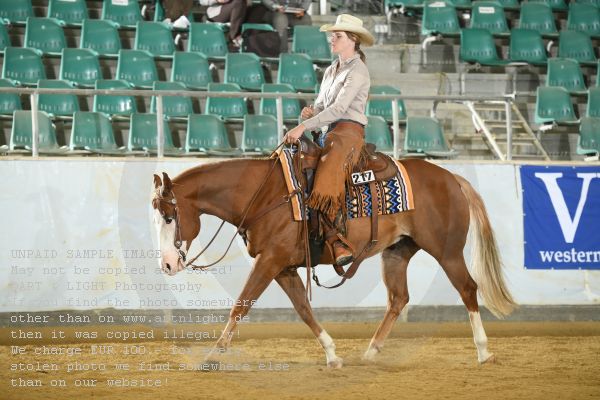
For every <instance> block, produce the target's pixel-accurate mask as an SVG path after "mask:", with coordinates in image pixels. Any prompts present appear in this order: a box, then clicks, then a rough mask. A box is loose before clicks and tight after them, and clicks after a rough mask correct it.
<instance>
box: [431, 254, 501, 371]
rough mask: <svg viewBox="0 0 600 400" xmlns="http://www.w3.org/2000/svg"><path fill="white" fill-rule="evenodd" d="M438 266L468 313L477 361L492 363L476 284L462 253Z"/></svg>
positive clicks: (441, 262) (493, 359)
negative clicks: (446, 276) (456, 291)
mask: <svg viewBox="0 0 600 400" xmlns="http://www.w3.org/2000/svg"><path fill="white" fill-rule="evenodd" d="M440 264H441V266H442V268H443V269H444V271H445V272H446V275H448V278H449V279H450V282H452V285H453V286H454V287H455V288H456V290H458V293H459V294H460V297H461V299H462V301H463V303H465V306H466V307H467V311H468V312H469V320H470V322H471V329H472V330H473V341H474V342H475V346H476V347H477V359H478V361H479V362H480V363H481V364H483V363H485V362H494V361H495V360H496V358H495V356H494V355H493V354H492V353H490V352H488V350H487V336H486V334H485V330H484V329H483V324H482V323H481V316H480V315H479V304H478V303H477V283H475V281H474V280H473V278H471V275H470V274H469V270H468V269H467V265H466V264H465V259H464V257H463V255H462V252H459V253H457V254H456V255H455V256H451V257H446V258H445V259H443V260H441V261H440Z"/></svg>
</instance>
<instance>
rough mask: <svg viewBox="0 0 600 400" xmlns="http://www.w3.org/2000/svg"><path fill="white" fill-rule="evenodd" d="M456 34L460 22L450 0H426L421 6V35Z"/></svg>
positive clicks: (458, 33)
mask: <svg viewBox="0 0 600 400" xmlns="http://www.w3.org/2000/svg"><path fill="white" fill-rule="evenodd" d="M438 34H441V35H443V36H458V35H460V24H459V23H458V16H457V14H456V8H455V7H454V3H452V1H443V0H427V1H426V2H425V4H424V6H423V19H422V24H421V35H423V36H430V35H438Z"/></svg>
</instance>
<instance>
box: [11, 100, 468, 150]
mask: <svg viewBox="0 0 600 400" xmlns="http://www.w3.org/2000/svg"><path fill="white" fill-rule="evenodd" d="M38 125H39V132H40V135H39V151H40V153H42V154H69V153H70V154H81V153H82V152H85V153H96V154H105V155H149V154H156V152H157V136H156V132H157V118H156V114H151V113H148V114H140V113H134V114H132V115H131V119H130V126H129V139H128V141H127V146H124V147H118V145H117V141H116V140H115V134H114V130H113V127H112V123H111V120H110V118H109V117H108V116H107V115H106V114H104V113H99V112H81V111H78V112H75V113H74V114H73V125H72V131H71V138H70V143H69V145H68V146H62V147H61V146H59V144H58V141H57V137H56V131H55V128H54V125H53V123H52V119H51V118H50V116H49V115H48V114H46V113H44V112H42V111H40V112H38ZM163 129H164V132H165V141H164V144H165V145H164V152H165V154H166V155H170V156H184V155H192V156H194V155H219V156H224V155H236V154H237V155H239V154H243V153H262V154H265V153H269V152H271V151H272V150H273V149H274V148H275V147H276V146H277V144H278V140H279V138H278V132H277V121H276V119H275V118H274V117H272V116H269V115H246V116H244V125H243V132H242V144H241V147H240V148H237V147H233V146H231V144H230V142H229V139H228V134H227V129H226V126H225V121H224V120H222V119H221V118H219V117H217V116H214V115H198V114H191V115H189V116H188V118H187V131H186V138H185V144H184V146H183V148H179V147H177V146H175V144H174V141H173V136H172V132H171V131H170V129H169V124H168V122H167V121H166V120H165V121H164V124H163ZM31 132H32V122H31V111H15V112H14V114H13V125H12V131H11V139H10V144H9V145H8V146H2V147H1V148H0V151H2V152H5V153H15V152H17V153H18V152H30V151H31ZM365 140H366V141H367V142H370V143H374V144H376V145H377V147H378V149H379V150H380V151H384V152H392V151H393V143H392V138H391V132H390V129H389V126H388V124H387V123H386V122H385V120H384V119H383V118H382V117H377V116H371V117H369V122H368V124H367V127H366V129H365ZM404 153H405V154H406V155H423V156H425V155H429V156H434V157H453V156H455V155H456V154H457V153H456V151H454V150H452V149H450V148H449V147H448V144H447V142H446V140H445V138H444V134H443V131H442V128H441V126H440V124H439V122H438V121H437V120H435V119H434V118H429V117H409V118H408V120H407V125H406V134H405V139H404Z"/></svg>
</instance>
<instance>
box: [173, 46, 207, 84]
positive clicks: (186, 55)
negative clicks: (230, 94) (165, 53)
mask: <svg viewBox="0 0 600 400" xmlns="http://www.w3.org/2000/svg"><path fill="white" fill-rule="evenodd" d="M212 80H213V78H212V73H211V70H210V66H209V64H208V59H207V58H206V56H205V55H204V54H202V53H196V52H188V51H176V52H175V55H174V56H173V68H172V69H171V81H172V82H179V83H183V84H184V85H185V86H186V87H187V88H188V89H192V90H206V88H207V87H208V84H209V83H210V82H212Z"/></svg>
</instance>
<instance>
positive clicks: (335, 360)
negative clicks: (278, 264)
mask: <svg viewBox="0 0 600 400" xmlns="http://www.w3.org/2000/svg"><path fill="white" fill-rule="evenodd" d="M275 280H276V281H277V283H278V284H279V286H281V288H282V289H283V291H284V292H285V293H286V294H287V295H288V297H289V298H290V300H291V301H292V304H293V305H294V308H295V309H296V312H297V313H298V315H299V316H300V318H302V321H304V323H306V325H308V327H309V328H310V329H311V330H312V332H313V334H314V335H315V336H316V338H317V340H318V341H319V343H320V344H321V346H322V347H323V349H324V350H325V356H326V357H327V366H328V367H330V368H341V367H342V364H343V361H342V359H341V358H340V357H338V356H336V354H335V344H334V343H333V339H332V338H331V336H329V334H327V332H326V331H325V329H323V328H322V327H321V326H320V325H319V323H318V322H317V321H316V320H315V317H314V315H313V312H312V308H311V307H310V303H309V302H308V299H307V298H306V291H305V288H304V283H303V282H302V279H300V276H299V275H298V272H297V271H296V269H287V270H284V271H282V272H280V273H279V275H277V276H276V277H275Z"/></svg>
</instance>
